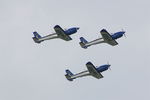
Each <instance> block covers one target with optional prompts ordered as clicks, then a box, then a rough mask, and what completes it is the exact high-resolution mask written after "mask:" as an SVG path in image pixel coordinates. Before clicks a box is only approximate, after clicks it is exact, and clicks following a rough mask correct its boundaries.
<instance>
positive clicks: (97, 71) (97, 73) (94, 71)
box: [65, 62, 110, 81]
mask: <svg viewBox="0 0 150 100" xmlns="http://www.w3.org/2000/svg"><path fill="white" fill-rule="evenodd" d="M86 66H87V69H88V70H86V71H83V72H80V73H77V74H73V73H72V72H71V71H70V70H68V69H67V70H66V75H65V76H66V78H67V79H68V80H69V81H73V79H76V78H79V77H83V76H93V77H95V78H97V79H100V78H103V75H102V74H101V73H102V72H103V71H106V70H108V69H109V68H110V65H109V64H105V65H102V66H99V67H95V66H94V65H93V64H92V63H91V62H87V63H86Z"/></svg>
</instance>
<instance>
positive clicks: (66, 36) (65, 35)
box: [33, 25, 79, 43]
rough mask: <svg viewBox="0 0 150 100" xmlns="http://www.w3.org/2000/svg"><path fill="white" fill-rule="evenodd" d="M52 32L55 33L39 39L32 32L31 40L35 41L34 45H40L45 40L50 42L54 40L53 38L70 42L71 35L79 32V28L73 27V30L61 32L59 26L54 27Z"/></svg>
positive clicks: (37, 35)
mask: <svg viewBox="0 0 150 100" xmlns="http://www.w3.org/2000/svg"><path fill="white" fill-rule="evenodd" d="M54 30H55V32H56V33H53V34H50V35H47V36H44V37H41V36H40V35H39V34H38V33H37V32H36V31H35V32H33V34H34V37H33V40H34V41H35V43H41V42H42V41H45V40H50V39H55V38H61V39H63V40H65V41H70V40H72V38H71V37H70V35H71V34H74V33H76V32H77V30H79V27H73V28H69V29H67V30H63V29H62V28H61V27H60V26H59V25H56V26H55V27H54Z"/></svg>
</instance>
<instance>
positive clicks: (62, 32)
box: [54, 25, 72, 41]
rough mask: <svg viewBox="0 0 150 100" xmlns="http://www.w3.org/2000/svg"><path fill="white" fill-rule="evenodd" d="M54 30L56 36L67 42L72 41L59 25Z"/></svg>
mask: <svg viewBox="0 0 150 100" xmlns="http://www.w3.org/2000/svg"><path fill="white" fill-rule="evenodd" d="M54 30H55V31H56V34H57V35H58V36H59V37H60V38H61V39H63V40H66V41H69V40H72V38H71V37H70V36H68V35H66V34H65V31H64V30H63V29H62V28H61V27H60V26H59V25H56V26H55V27H54Z"/></svg>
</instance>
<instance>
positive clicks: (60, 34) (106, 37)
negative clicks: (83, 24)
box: [33, 25, 125, 81]
mask: <svg viewBox="0 0 150 100" xmlns="http://www.w3.org/2000/svg"><path fill="white" fill-rule="evenodd" d="M54 30H55V32H56V33H53V34H50V35H47V36H44V37H41V36H40V35H39V34H38V33H37V32H36V31H35V32H33V34H34V37H33V40H34V42H35V43H41V42H42V41H45V40H50V39H55V38H60V39H62V40H65V41H70V40H72V38H71V37H70V35H72V34H74V33H76V32H77V31H78V30H79V27H73V28H69V29H66V30H63V29H62V28H61V27H60V26H59V25H56V26H55V27H54ZM100 33H101V35H102V38H99V39H96V40H93V41H91V42H88V41H87V40H86V39H84V38H83V37H80V43H79V44H80V46H81V47H82V48H84V49H86V48H87V47H89V46H91V45H95V44H99V43H108V44H109V45H112V46H115V45H117V44H118V43H117V41H116V39H118V38H120V37H122V36H123V35H125V31H119V32H116V33H114V34H110V33H108V32H107V30H106V29H102V30H101V31H100ZM110 66H111V65H110V64H105V65H101V66H99V67H95V66H94V65H93V64H92V63H91V62H87V63H86V67H87V70H85V71H82V72H80V73H77V74H73V73H72V72H71V71H70V70H69V69H67V70H66V75H65V76H66V78H67V79H68V80H69V81H73V80H74V79H76V78H79V77H84V76H93V77H95V78H97V79H100V78H103V75H102V74H101V73H102V72H104V71H106V70H108V69H109V68H110Z"/></svg>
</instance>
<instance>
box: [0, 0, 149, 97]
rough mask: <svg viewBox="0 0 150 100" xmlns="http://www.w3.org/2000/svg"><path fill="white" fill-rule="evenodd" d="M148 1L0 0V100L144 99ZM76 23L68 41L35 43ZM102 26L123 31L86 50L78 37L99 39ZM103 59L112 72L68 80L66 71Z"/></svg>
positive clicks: (147, 41)
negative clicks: (35, 37)
mask: <svg viewBox="0 0 150 100" xmlns="http://www.w3.org/2000/svg"><path fill="white" fill-rule="evenodd" d="M149 5H150V1H149V0H111V1H110V0H11V1H10V0H0V27H1V29H0V34H1V39H0V46H1V49H0V60H1V63H0V100H51V99H52V100H70V99H71V100H149V99H150V73H149V70H150V67H149V65H150V30H149V26H150V11H149V9H150V6H149ZM56 24H58V25H60V26H61V27H62V28H69V27H73V26H79V27H80V30H79V31H78V33H77V34H74V35H72V38H73V40H72V41H70V42H66V41H62V40H59V39H58V40H49V41H45V42H43V43H41V44H35V43H34V42H33V40H32V36H33V35H32V32H33V31H35V30H36V31H38V32H39V33H40V34H41V35H47V34H50V33H52V32H54V29H53V27H54V26H55V25H56ZM102 28H106V29H107V30H108V32H110V33H113V32H116V31H120V30H121V29H124V30H125V31H126V37H127V38H125V37H122V38H121V39H118V40H117V41H118V43H119V45H118V46H115V47H112V46H109V45H107V44H99V45H95V46H91V47H89V48H88V49H87V50H84V49H82V48H81V47H80V46H79V44H78V43H79V37H80V36H83V37H85V38H86V39H87V40H89V41H90V40H93V39H96V38H99V37H101V35H100V33H99V31H100V30H101V29H102ZM87 61H91V62H93V64H94V65H96V66H99V65H102V64H106V63H107V61H109V63H110V64H111V65H112V66H111V69H112V70H111V71H109V70H108V71H106V72H104V73H102V74H103V75H104V78H103V79H100V80H97V79H94V78H93V77H84V78H80V79H76V80H75V81H73V82H69V81H67V80H66V78H65V77H64V74H65V69H67V68H69V69H70V70H71V71H72V72H73V73H76V72H80V71H82V70H85V69H86V66H85V64H86V62H87Z"/></svg>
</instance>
